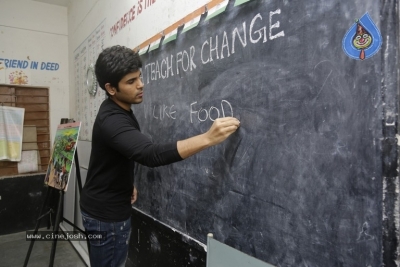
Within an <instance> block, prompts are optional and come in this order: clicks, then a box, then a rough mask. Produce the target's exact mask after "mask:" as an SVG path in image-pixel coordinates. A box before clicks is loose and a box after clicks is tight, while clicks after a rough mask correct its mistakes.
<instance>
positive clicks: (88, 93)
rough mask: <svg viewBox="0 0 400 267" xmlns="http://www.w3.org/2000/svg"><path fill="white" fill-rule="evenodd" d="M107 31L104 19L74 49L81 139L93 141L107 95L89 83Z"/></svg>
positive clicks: (77, 110) (77, 112)
mask: <svg viewBox="0 0 400 267" xmlns="http://www.w3.org/2000/svg"><path fill="white" fill-rule="evenodd" d="M105 33H106V32H105V21H103V22H101V23H100V25H99V26H97V27H96V29H95V30H94V31H93V32H92V33H91V34H90V35H89V36H88V37H87V38H86V39H85V40H84V41H83V42H82V43H81V44H80V45H79V46H78V48H76V49H75V51H74V66H75V73H74V76H75V90H76V91H75V95H76V118H77V120H78V121H81V122H82V128H81V133H80V136H79V139H80V140H85V141H91V138H92V127H93V123H94V120H95V118H96V115H97V111H98V110H99V107H100V105H101V103H102V102H103V100H104V99H105V97H106V94H105V92H104V91H103V90H97V92H96V93H95V94H93V93H92V92H93V90H89V89H92V88H91V87H90V84H87V81H88V74H90V73H91V66H93V65H94V64H95V62H96V59H97V56H98V55H99V54H100V52H101V51H102V50H103V48H104V38H105Z"/></svg>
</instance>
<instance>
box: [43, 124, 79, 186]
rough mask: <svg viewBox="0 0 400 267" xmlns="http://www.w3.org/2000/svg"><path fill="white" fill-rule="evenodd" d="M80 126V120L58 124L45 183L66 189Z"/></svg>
mask: <svg viewBox="0 0 400 267" xmlns="http://www.w3.org/2000/svg"><path fill="white" fill-rule="evenodd" d="M80 128H81V122H72V123H66V124H60V125H58V127H57V132H56V136H55V139H54V143H53V152H52V153H51V157H50V162H49V166H48V168H47V172H46V176H45V179H44V182H45V184H46V185H48V186H51V187H54V188H56V189H59V190H63V191H67V188H68V182H69V177H70V171H71V168H72V163H73V161H74V156H75V150H76V145H77V142H78V137H79V131H80Z"/></svg>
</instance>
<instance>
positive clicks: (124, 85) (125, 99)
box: [111, 70, 144, 110]
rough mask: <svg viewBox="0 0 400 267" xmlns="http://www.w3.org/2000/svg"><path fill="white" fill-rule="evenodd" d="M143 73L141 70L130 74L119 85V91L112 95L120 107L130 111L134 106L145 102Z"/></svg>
mask: <svg viewBox="0 0 400 267" xmlns="http://www.w3.org/2000/svg"><path fill="white" fill-rule="evenodd" d="M141 75H142V73H141V71H140V70H138V71H135V72H131V73H128V74H127V75H125V76H124V77H123V78H122V79H121V80H120V81H119V83H118V89H119V90H118V91H117V90H114V91H115V93H114V94H113V95H111V99H112V100H114V101H115V102H116V103H117V104H118V105H119V106H120V107H122V108H123V109H126V110H130V107H131V105H132V104H140V103H142V101H143V87H144V84H143V82H142V76H141Z"/></svg>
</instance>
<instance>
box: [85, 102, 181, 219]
mask: <svg viewBox="0 0 400 267" xmlns="http://www.w3.org/2000/svg"><path fill="white" fill-rule="evenodd" d="M180 160H182V158H181V157H180V155H179V153H178V150H177V146H176V143H168V144H154V143H153V142H152V141H151V140H150V139H149V138H148V137H147V136H145V135H144V134H142V133H141V132H140V128H139V123H138V122H137V120H136V117H135V115H134V114H133V112H132V110H130V111H126V110H124V109H122V108H121V107H119V106H118V105H117V104H116V103H115V102H114V101H112V100H111V99H106V100H105V101H104V102H103V103H102V104H101V106H100V110H99V112H98V114H97V117H96V120H95V122H94V125H93V135H92V151H91V155H90V161H89V169H88V173H87V177H86V183H85V186H84V187H83V190H82V194H81V198H80V205H81V209H82V210H83V211H84V212H86V213H88V214H89V215H90V216H92V217H93V218H96V219H98V220H100V221H105V222H118V221H124V220H127V219H128V218H129V217H130V214H131V209H132V206H131V202H130V201H131V196H132V191H133V180H134V166H135V162H138V163H140V164H142V165H145V166H149V167H157V166H162V165H167V164H170V163H173V162H177V161H180Z"/></svg>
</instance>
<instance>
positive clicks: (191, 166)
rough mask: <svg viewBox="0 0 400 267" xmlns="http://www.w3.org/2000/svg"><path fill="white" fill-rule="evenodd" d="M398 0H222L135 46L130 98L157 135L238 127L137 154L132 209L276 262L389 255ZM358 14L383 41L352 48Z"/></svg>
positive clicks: (357, 260)
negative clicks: (356, 51)
mask: <svg viewBox="0 0 400 267" xmlns="http://www.w3.org/2000/svg"><path fill="white" fill-rule="evenodd" d="M236 2H238V1H236ZM396 2H397V1H392V2H391V1H375V0H362V1H361V0H355V1H340V0H331V1H318V0H305V1H291V0H283V1H262V0H253V1H249V2H245V3H242V4H237V5H235V1H230V2H229V4H228V6H227V9H226V10H225V12H223V13H221V14H219V15H217V16H215V17H213V18H211V19H206V16H203V17H202V19H201V20H200V23H199V25H198V26H196V27H194V28H193V29H190V30H188V31H182V29H180V31H178V36H177V38H176V40H173V41H170V42H167V43H161V45H160V47H159V48H157V49H155V50H152V51H148V52H147V53H145V54H143V55H142V59H143V62H144V66H143V68H142V73H143V79H144V83H145V89H144V101H143V103H142V104H140V105H134V106H132V109H133V111H134V113H135V114H136V116H137V118H138V120H139V122H140V124H141V128H142V132H143V133H145V134H146V135H148V136H150V137H151V138H152V140H153V141H154V142H171V141H176V140H180V139H185V138H188V137H191V136H193V135H197V134H200V133H203V132H205V131H207V130H208V128H209V127H210V126H211V124H212V120H213V119H215V118H217V117H218V116H234V117H237V118H239V119H240V121H241V127H240V129H239V130H238V131H237V132H236V133H235V134H234V135H232V136H231V137H230V138H229V139H228V140H227V141H226V142H224V143H222V144H220V145H218V146H215V147H212V148H209V149H207V150H205V151H202V152H201V153H199V154H197V155H195V156H193V157H191V158H189V159H187V160H185V161H182V162H179V163H176V164H172V165H169V166H163V167H158V168H147V167H143V166H138V167H137V170H136V171H137V175H136V181H135V183H136V185H137V187H138V190H139V193H140V196H139V200H138V202H137V207H138V208H139V209H140V210H142V211H143V212H145V213H147V214H149V215H150V216H152V217H154V218H156V219H157V220H159V221H161V222H163V223H165V224H167V225H170V226H171V227H173V228H175V229H177V230H179V231H181V232H183V233H185V234H187V235H189V236H190V237H192V238H194V239H197V240H199V241H200V242H203V243H206V236H207V233H213V234H214V237H215V238H216V239H217V240H219V241H221V242H223V243H225V244H227V245H230V246H232V247H234V248H237V249H239V250H241V251H242V252H244V253H247V254H249V255H251V256H254V257H256V258H258V259H261V260H263V261H266V262H269V263H271V264H274V265H277V266H349V267H353V266H371V267H375V266H380V265H381V264H382V263H383V262H385V263H386V264H387V266H391V265H390V264H391V263H392V262H393V261H392V260H393V255H394V252H395V250H396V245H395V242H396V238H395V237H394V236H393V235H392V234H393V233H394V224H391V222H392V219H393V217H392V216H386V215H387V214H392V212H393V211H394V206H393V205H392V204H393V199H394V194H393V196H392V195H390V193H391V192H394V191H393V190H394V189H393V188H392V187H391V186H392V185H393V183H392V184H387V181H388V180H387V179H389V180H390V179H391V177H395V176H396V173H394V172H395V171H394V172H393V170H395V169H396V166H397V163H396V155H395V154H396V153H395V152H393V151H394V150H396V148H395V147H396V142H394V134H393V130H390V129H394V126H392V124H391V123H393V125H395V123H397V121H396V118H397V117H396V116H392V115H390V114H397V105H396V104H393V102H391V101H392V100H391V99H392V96H393V95H392V94H395V93H394V92H395V89H393V88H396V82H397V80H396V78H395V77H396V76H395V75H396V74H395V73H396V72H395V71H393V72H391V69H394V67H393V66H394V64H395V63H393V61H392V60H391V56H390V55H389V56H388V55H385V53H387V52H390V51H392V52H393V53H395V52H396V51H397V48H396V47H397V40H396V38H395V37H394V36H393V38H390V39H389V38H386V36H389V35H390V34H392V33H395V32H396V27H398V21H397V19H393V17H394V16H395V15H394V14H396V8H397V7H396V5H395V3H396ZM367 12H368V14H369V16H370V18H371V19H372V20H373V21H374V23H375V24H376V26H377V29H380V30H381V31H382V36H383V38H384V40H383V45H382V48H381V50H380V51H379V52H378V53H376V54H375V55H374V56H372V57H370V58H368V59H364V60H357V59H354V58H350V57H349V56H348V55H346V53H345V52H344V50H343V47H342V40H343V38H344V36H345V34H346V32H347V31H348V30H349V29H350V28H351V27H352V25H354V23H355V21H356V19H359V18H361V17H362V16H363V15H364V14H366V13H367ZM382 14H384V15H385V17H384V18H382V19H381V15H382ZM391 19H392V20H391ZM390 20H391V21H390ZM388 47H394V48H391V49H392V50H387V49H388ZM396 53H397V52H396ZM383 78H384V79H383ZM392 85H393V86H392ZM394 98H396V97H394ZM393 119H394V121H393ZM390 120H391V121H390ZM388 125H389V126H390V127H392V128H388V127H389V126H388ZM391 181H392V180H391ZM384 185H385V186H384ZM387 185H389V186H387ZM391 188H392V189H391ZM385 190H389V191H388V192H387V191H385ZM391 190H392V191H391ZM385 193H389V194H387V198H385V199H384V196H385ZM385 201H386V202H385ZM385 204H387V207H385ZM384 208H385V209H384ZM393 263H394V262H393ZM393 266H394V265H393Z"/></svg>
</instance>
